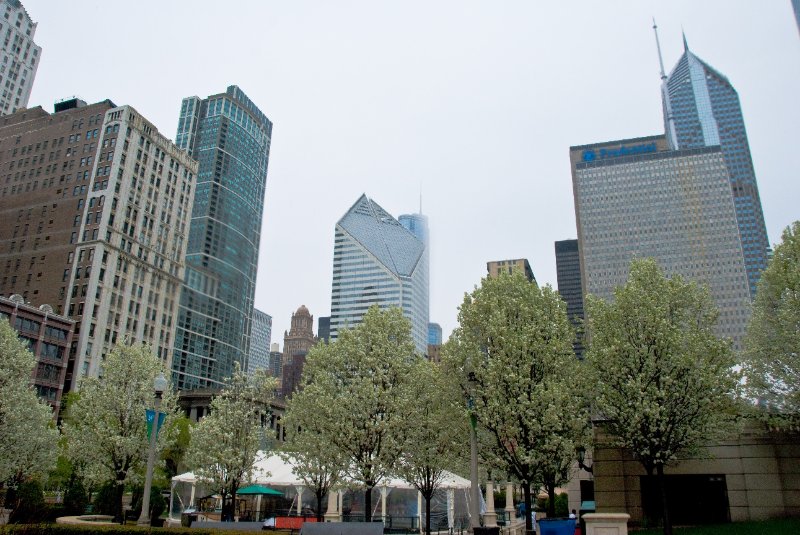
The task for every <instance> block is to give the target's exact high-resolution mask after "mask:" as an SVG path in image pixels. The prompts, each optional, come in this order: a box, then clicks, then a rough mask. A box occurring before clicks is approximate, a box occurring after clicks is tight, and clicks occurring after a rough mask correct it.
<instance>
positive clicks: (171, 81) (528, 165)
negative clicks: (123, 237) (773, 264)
mask: <svg viewBox="0 0 800 535" xmlns="http://www.w3.org/2000/svg"><path fill="white" fill-rule="evenodd" d="M92 5H93V4H91V3H88V2H84V3H81V2H75V3H72V4H70V5H60V4H53V3H49V2H43V1H40V0H28V1H26V2H24V6H25V8H26V9H27V11H28V13H29V14H30V16H31V18H32V19H33V20H34V21H36V22H37V23H38V28H37V31H36V41H37V44H39V45H40V46H42V49H43V52H42V60H41V62H40V68H39V70H38V73H37V78H36V82H35V84H34V87H33V94H32V97H31V100H30V104H29V105H30V106H36V105H42V106H43V107H45V108H46V109H50V108H51V106H52V102H53V101H54V100H56V99H59V98H62V97H66V96H69V95H72V94H79V95H80V96H81V97H82V98H83V99H84V100H86V101H88V102H96V101H99V100H101V99H103V98H111V99H112V100H114V101H115V102H126V103H130V104H132V105H133V106H135V107H136V108H137V109H138V110H140V111H141V112H142V113H143V114H144V115H145V116H147V117H148V118H149V119H150V120H152V121H153V123H154V124H155V125H156V126H157V127H158V129H159V130H160V131H162V132H167V133H169V132H174V131H175V124H176V114H175V109H176V107H177V106H178V105H179V103H180V100H181V98H182V97H184V96H185V95H187V94H200V95H203V94H212V93H213V92H214V91H219V88H220V87H225V86H227V85H229V84H237V85H239V86H240V87H242V89H243V90H244V91H246V92H247V93H248V95H249V96H250V97H251V98H252V99H253V100H254V101H255V102H257V103H258V104H259V106H260V107H261V108H262V109H263V111H264V112H265V113H266V114H267V115H268V116H269V117H270V119H272V120H273V121H274V122H275V127H276V128H277V130H276V132H275V134H276V135H275V145H274V147H273V157H272V162H271V168H270V178H269V185H268V186H267V201H266V204H265V212H264V225H263V231H262V234H263V238H264V239H263V240H262V243H261V258H260V262H259V273H258V282H257V285H258V286H257V291H256V299H255V305H256V306H257V307H259V308H261V309H262V310H265V311H267V312H269V313H270V314H271V315H273V317H274V318H276V321H275V325H274V332H282V331H283V330H286V329H287V328H288V319H289V317H290V314H291V311H293V310H295V309H296V307H297V304H298V303H306V305H307V306H308V307H309V308H310V309H312V310H314V311H315V314H316V315H319V316H325V315H327V314H328V313H329V310H328V307H329V299H330V297H329V296H330V275H329V273H330V268H331V266H330V258H331V255H332V240H331V237H332V236H331V234H332V232H331V229H332V227H333V225H334V223H335V221H336V220H337V219H338V217H339V216H340V215H341V209H342V208H341V207H343V206H346V205H347V204H349V202H351V200H352V199H353V198H355V197H356V196H357V195H358V194H360V193H361V192H362V191H369V193H370V195H371V196H374V197H375V198H376V199H379V200H380V201H381V203H382V205H383V206H384V207H385V208H386V210H387V211H388V212H390V213H408V212H410V211H413V210H416V208H417V206H418V204H419V197H420V190H421V192H422V201H423V202H422V210H421V211H422V213H423V214H426V215H427V216H428V217H429V219H430V225H431V228H432V229H434V232H432V237H431V239H432V245H431V309H430V320H431V321H435V322H437V323H440V324H441V325H442V327H443V331H444V333H443V335H444V338H445V339H446V338H447V336H448V335H449V333H450V331H451V330H452V328H453V327H454V326H455V323H456V307H457V306H458V305H459V304H460V303H461V301H462V299H463V294H464V292H466V291H470V290H471V289H472V287H473V286H474V285H475V284H477V283H478V282H479V280H480V277H482V276H483V275H484V273H485V268H484V266H485V263H486V261H488V260H490V259H492V258H521V257H525V258H529V259H530V261H531V263H532V264H533V265H535V266H536V274H537V279H538V280H539V281H540V282H542V283H550V284H552V285H553V286H555V285H556V267H555V257H554V253H553V250H552V249H553V247H552V243H553V241H555V240H562V239H568V238H574V237H575V236H576V231H575V226H574V211H573V206H572V192H571V181H570V175H569V166H568V160H567V154H568V148H569V146H570V145H575V144H581V143H591V142H595V141H597V140H602V139H621V138H626V137H632V136H635V135H640V134H642V133H653V134H656V133H659V132H662V130H663V120H662V117H661V106H660V90H659V87H660V79H659V72H658V71H659V69H658V59H657V54H656V47H655V42H654V39H653V35H652V19H651V17H652V16H655V18H656V20H657V22H658V25H659V31H660V38H661V48H662V52H663V56H664V62H665V64H666V65H674V64H675V62H676V61H677V59H678V58H679V57H680V55H681V54H682V52H683V47H682V42H681V32H680V30H681V26H683V28H684V29H685V31H686V35H687V37H688V39H689V42H690V44H691V48H692V50H693V51H694V52H696V53H697V55H698V56H699V57H701V58H703V60H705V61H707V62H708V63H709V64H710V65H713V66H714V67H715V68H717V69H719V71H720V72H723V73H725V75H726V76H727V77H728V78H729V79H730V80H731V83H732V84H733V85H734V86H735V87H736V88H737V90H738V92H739V97H740V100H741V104H742V108H743V115H744V120H745V124H746V127H747V133H748V137H749V141H750V148H751V152H752V155H753V162H754V166H755V169H756V176H757V178H758V182H759V190H760V195H761V200H762V205H763V207H764V215H765V220H766V224H767V230H768V236H769V241H770V243H774V242H775V241H776V240H777V239H778V238H779V235H780V231H781V229H782V228H783V227H785V226H786V225H788V224H789V223H790V222H791V221H792V220H794V219H797V218H798V214H797V211H796V208H794V207H793V206H792V201H791V199H793V198H797V197H799V196H800V185H799V184H798V183H797V182H796V181H792V179H793V178H794V175H796V172H793V165H792V162H791V156H792V154H793V146H794V145H796V141H797V127H796V125H797V124H800V111H798V109H797V107H796V106H795V105H794V100H795V95H796V94H798V91H800V73H798V69H797V68H793V67H792V66H795V65H798V64H800V40H798V38H797V37H798V36H797V27H796V24H795V20H794V16H793V12H792V9H791V3H789V2H775V3H768V4H765V5H756V4H755V3H748V2H719V1H718V2H704V3H703V4H701V5H698V4H697V3H696V2H688V1H684V2H670V3H666V2H625V3H623V4H621V5H620V6H619V9H613V10H610V9H603V8H601V7H599V6H597V7H595V6H591V5H590V4H586V3H579V2H570V3H565V5H559V6H557V7H554V6H547V7H541V6H528V5H524V4H522V3H511V4H508V5H504V6H503V7H496V6H481V5H477V4H462V3H459V4H456V3H446V2H443V3H441V4H437V5H435V6H427V5H424V10H423V4H414V3H410V4H404V5H403V6H402V7H400V6H374V5H368V4H354V5H351V6H340V7H337V8H334V7H333V6H321V5H316V4H313V6H314V7H315V9H308V7H309V5H310V4H304V3H301V4H298V5H293V6H277V5H276V6H268V7H264V6H260V5H259V6H256V5H254V4H247V3H245V4H242V5H241V6H238V9H235V10H229V11H222V12H220V11H219V10H218V8H219V5H218V4H214V3H203V2H197V3H192V4H188V3H185V2H176V3H174V4H169V5H160V4H156V3H153V2H142V3H140V4H137V5H130V4H121V5H108V6H105V5H104V6H103V16H104V18H105V17H106V16H107V17H109V19H114V20H125V21H126V23H125V24H120V25H119V27H118V28H117V29H116V38H115V39H111V40H109V42H107V43H104V46H103V47H98V48H96V49H92V50H87V51H85V55H84V56H82V58H83V60H84V61H86V62H89V63H91V64H97V65H100V64H102V65H104V68H103V69H102V70H100V69H97V70H93V69H76V68H75V61H74V57H73V56H72V55H71V53H70V50H69V47H66V46H64V43H66V42H68V40H69V39H70V38H71V33H70V28H71V27H73V26H74V25H78V24H81V23H82V22H81V20H82V19H81V17H82V14H85V13H86V12H87V10H91V9H92V7H91V6H92ZM190 6H191V9H190ZM303 8H305V9H303ZM153 12H157V13H159V16H158V17H155V18H154V17H153V16H152V15H153ZM189 12H191V13H192V16H193V17H194V18H193V19H192V21H191V22H192V24H188V25H185V26H186V27H191V29H189V30H187V31H186V35H185V39H186V40H187V41H188V42H189V43H190V45H189V46H190V48H191V49H192V54H190V55H189V56H188V57H186V58H185V61H184V63H182V64H181V65H180V68H178V64H175V63H174V61H173V60H172V59H169V58H166V57H164V56H167V55H165V54H163V53H162V52H161V51H162V50H164V49H169V47H170V46H173V45H168V44H166V43H167V42H168V40H169V39H174V35H175V34H174V28H173V27H172V21H174V20H179V19H181V17H186V16H187V15H186V13H189ZM423 12H424V15H425V16H424V17H423V16H420V15H421V13H423ZM234 24H236V25H237V26H236V31H235V35H234V36H233V39H231V31H232V30H230V31H229V30H227V28H229V27H230V28H233V27H234ZM145 27H147V28H148V39H147V40H146V41H142V40H141V39H139V37H140V34H141V29H142V28H145ZM409 32H410V33H411V34H413V35H414V39H413V40H409V39H407V35H409ZM229 41H230V43H229ZM132 42H137V43H138V45H137V47H136V49H134V47H131V45H130V43H132ZM233 49H241V50H247V53H245V54H238V55H232V54H230V51H231V50H233ZM223 55H224V56H225V62H224V66H223V67H222V68H220V69H219V70H218V71H217V72H214V73H213V74H211V73H210V70H209V69H208V68H207V67H206V66H207V65H208V64H213V63H215V62H219V63H220V64H222V63H223V62H222V60H221V59H219V58H220V57H222V56H223ZM238 56H241V58H240V57H238ZM253 58H257V59H258V65H259V67H258V69H253V68H251V66H250V64H251V60H252V59H253ZM120 59H124V60H125V61H118V60H120ZM134 60H135V61H136V62H139V63H135V64H136V65H137V66H138V67H139V68H138V71H131V70H130V68H129V67H130V65H131V64H132V62H133V61H134ZM787 65H788V66H789V67H787ZM95 71H96V72H95ZM133 72H138V73H139V74H140V75H141V76H140V75H136V74H133ZM309 192H310V194H309ZM298 199H302V201H303V202H302V203H298V202H297V200H298ZM299 219H304V222H303V224H304V226H303V227H302V229H303V231H304V232H305V234H304V235H303V238H304V240H303V243H302V247H301V246H300V245H299V244H298V242H297V240H296V235H294V234H292V233H289V232H287V231H286V226H285V225H284V224H282V223H283V222H285V221H287V220H292V221H293V222H295V221H298V220H299ZM531 229H534V230H533V231H532V230H531ZM279 251H280V253H279ZM287 251H291V253H292V261H291V262H286V258H287V256H286V252H287ZM454 264H456V265H457V266H458V269H457V270H453V269H452V265H454ZM301 280H302V281H303V282H304V284H303V289H304V292H300V293H298V292H297V291H290V290H295V289H296V288H297V285H295V284H291V283H292V282H293V281H301Z"/></svg>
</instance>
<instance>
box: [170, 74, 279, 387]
mask: <svg viewBox="0 0 800 535" xmlns="http://www.w3.org/2000/svg"><path fill="white" fill-rule="evenodd" d="M271 137H272V123H271V122H270V121H269V119H267V117H266V116H265V115H264V114H263V113H262V112H261V110H259V109H258V108H257V107H256V105H255V104H253V102H252V101H251V100H250V99H249V98H247V95H245V94H244V92H242V90H241V89H239V88H238V87H237V86H235V85H232V86H230V87H228V89H227V91H226V92H225V93H220V94H218V95H212V96H210V97H208V98H206V99H200V98H198V97H188V98H185V99H183V103H182V104H181V114H180V120H179V121H178V133H177V136H176V140H175V142H176V144H177V145H178V146H179V147H180V148H182V149H184V150H186V151H188V153H189V155H190V156H192V157H193V158H195V159H196V160H198V161H199V163H200V168H199V171H198V175H197V186H196V188H195V196H194V209H193V212H192V223H191V226H190V229H189V243H188V247H187V251H186V275H185V279H184V286H183V290H182V292H181V301H180V307H179V311H178V329H177V333H176V336H175V355H174V358H173V361H172V373H173V381H174V384H176V385H177V386H178V388H179V389H191V388H202V387H216V386H220V385H221V384H222V380H223V379H224V378H225V377H228V376H230V375H231V372H232V370H233V365H234V362H239V363H240V364H241V365H242V368H243V369H247V356H248V354H249V348H250V332H251V321H252V314H253V299H254V295H255V287H256V271H257V268H258V247H259V242H260V239H261V217H262V212H263V209H264V190H265V187H266V184H267V164H268V162H269V148H270V139H271Z"/></svg>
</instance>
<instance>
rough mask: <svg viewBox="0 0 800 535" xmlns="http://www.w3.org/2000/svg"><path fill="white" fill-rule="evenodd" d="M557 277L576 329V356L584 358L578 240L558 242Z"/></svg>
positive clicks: (560, 291) (573, 346)
mask: <svg viewBox="0 0 800 535" xmlns="http://www.w3.org/2000/svg"><path fill="white" fill-rule="evenodd" d="M556 277H557V280H558V293H559V295H561V298H562V299H563V300H564V301H565V302H566V303H567V316H569V320H570V322H571V323H572V326H573V327H574V328H575V330H576V339H575V342H573V344H572V348H573V350H574V351H575V356H576V357H578V358H579V359H583V332H582V323H581V322H582V321H583V284H581V260H580V253H579V251H578V240H562V241H557V242H556Z"/></svg>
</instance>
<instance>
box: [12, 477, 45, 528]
mask: <svg viewBox="0 0 800 535" xmlns="http://www.w3.org/2000/svg"><path fill="white" fill-rule="evenodd" d="M11 494H12V493H9V496H8V498H11V501H10V503H11V504H12V508H13V511H12V512H11V517H10V518H9V521H10V522H11V523H13V524H27V523H29V522H39V521H41V520H42V518H44V516H45V509H46V507H45V504H44V491H42V485H41V484H40V483H39V482H38V481H36V480H30V481H25V482H23V483H20V485H19V486H18V487H17V489H16V491H15V492H13V496H11ZM7 503H8V502H7Z"/></svg>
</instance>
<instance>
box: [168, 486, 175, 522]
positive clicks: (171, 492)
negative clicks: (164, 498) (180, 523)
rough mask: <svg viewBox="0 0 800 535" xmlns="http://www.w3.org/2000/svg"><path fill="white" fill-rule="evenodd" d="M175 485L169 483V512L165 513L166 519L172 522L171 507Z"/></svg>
mask: <svg viewBox="0 0 800 535" xmlns="http://www.w3.org/2000/svg"><path fill="white" fill-rule="evenodd" d="M176 484H177V481H171V485H170V487H169V512H168V513H167V518H169V519H170V520H172V507H173V505H174V503H175V500H174V498H175V485H176Z"/></svg>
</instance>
